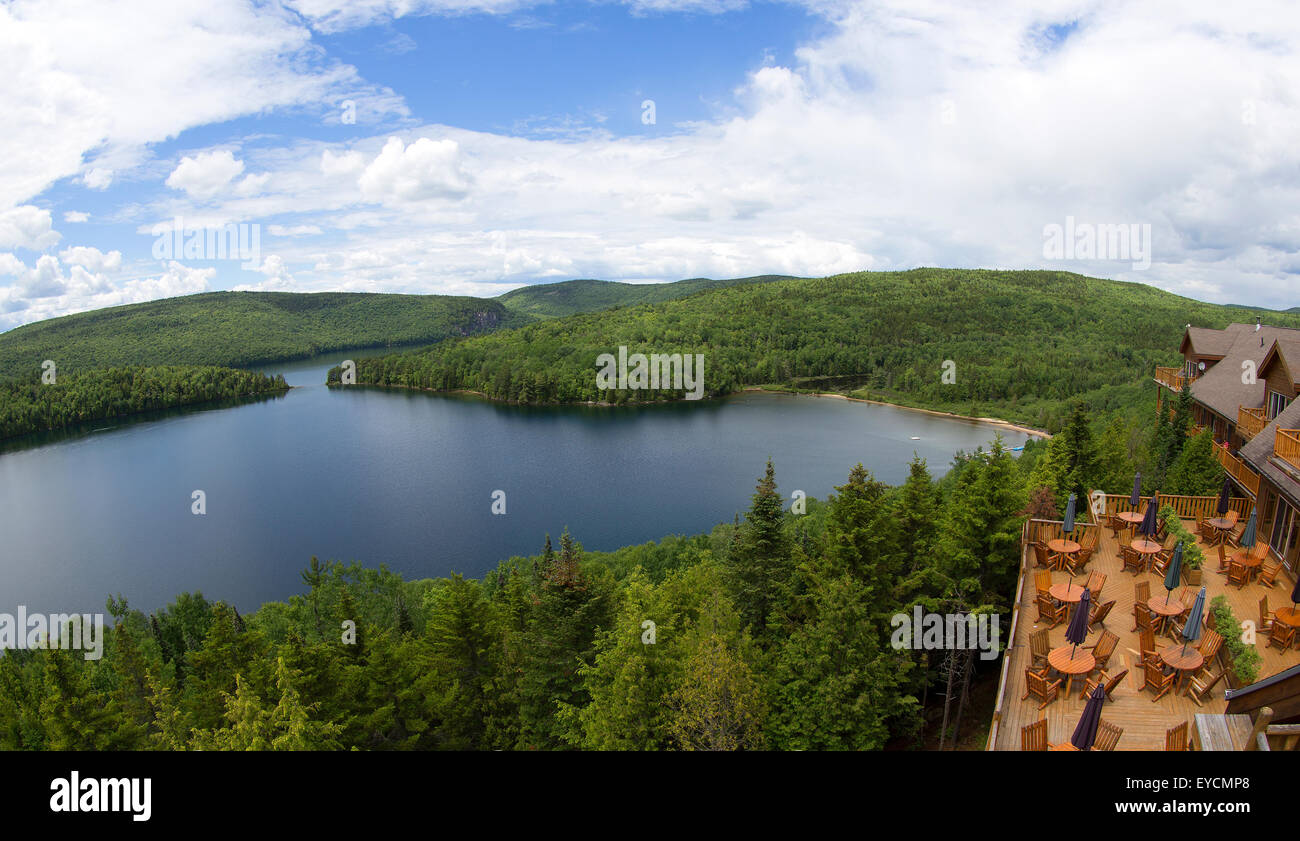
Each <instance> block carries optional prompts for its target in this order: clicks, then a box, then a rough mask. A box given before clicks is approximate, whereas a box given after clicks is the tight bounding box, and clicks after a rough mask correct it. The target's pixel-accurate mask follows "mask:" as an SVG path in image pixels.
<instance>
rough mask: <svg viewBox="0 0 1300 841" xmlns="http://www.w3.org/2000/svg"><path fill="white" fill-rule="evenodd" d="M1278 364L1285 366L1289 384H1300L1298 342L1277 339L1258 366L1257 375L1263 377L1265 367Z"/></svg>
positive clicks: (1299, 345) (1299, 350) (1299, 343)
mask: <svg viewBox="0 0 1300 841" xmlns="http://www.w3.org/2000/svg"><path fill="white" fill-rule="evenodd" d="M1278 362H1281V363H1282V364H1283V365H1285V366H1286V369H1287V372H1288V373H1289V374H1290V375H1291V382H1293V383H1300V340H1287V339H1278V340H1277V343H1276V344H1274V345H1273V347H1272V348H1270V349H1269V352H1268V354H1267V356H1266V357H1265V359H1264V362H1263V363H1261V364H1260V366H1259V375H1260V376H1261V377H1262V376H1264V374H1265V371H1266V366H1267V367H1269V368H1271V367H1272V366H1274V365H1276V364H1277V363H1278Z"/></svg>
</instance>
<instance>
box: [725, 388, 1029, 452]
mask: <svg viewBox="0 0 1300 841" xmlns="http://www.w3.org/2000/svg"><path fill="white" fill-rule="evenodd" d="M740 391H741V392H746V391H762V392H766V393H768V394H793V395H797V396H801V397H831V398H834V399H836V400H848V401H849V402H851V403H870V404H872V405H875V406H892V407H893V408H895V409H903V410H905V411H908V412H921V413H923V414H927V415H934V416H935V417H940V418H952V419H954V420H966V421H974V422H975V423H982V424H986V425H988V426H996V427H999V428H1001V429H1009V430H1012V431H1013V432H1022V433H1024V434H1025V435H1028V436H1030V437H1032V438H1041V439H1043V440H1045V441H1050V440H1051V438H1052V436H1051V434H1050V433H1048V432H1045V431H1043V430H1041V429H1034V428H1032V427H1028V426H1021V425H1020V424H1018V423H1012V422H1011V421H1009V420H1003V419H1002V418H977V417H973V416H971V415H959V414H957V413H956V412H941V411H939V410H938V409H922V408H921V407H920V406H905V405H903V404H902V403H887V402H885V401H884V400H868V399H866V398H865V397H849V396H848V395H847V394H840V393H838V392H834V391H815V392H806V391H784V390H776V391H774V390H772V389H767V388H760V387H759V386H745V387H744V388H742V389H741V390H740Z"/></svg>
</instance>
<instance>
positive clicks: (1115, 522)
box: [1106, 512, 1128, 540]
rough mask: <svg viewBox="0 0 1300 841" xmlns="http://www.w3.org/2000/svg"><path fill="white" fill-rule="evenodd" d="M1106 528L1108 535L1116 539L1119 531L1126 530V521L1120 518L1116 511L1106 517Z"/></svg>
mask: <svg viewBox="0 0 1300 841" xmlns="http://www.w3.org/2000/svg"><path fill="white" fill-rule="evenodd" d="M1106 528H1108V529H1110V536H1111V537H1113V538H1115V539H1116V540H1118V539H1119V536H1120V533H1121V532H1124V531H1127V530H1128V523H1126V522H1124V521H1123V520H1121V519H1120V518H1119V513H1118V512H1116V513H1114V514H1111V515H1110V516H1109V517H1107V518H1106Z"/></svg>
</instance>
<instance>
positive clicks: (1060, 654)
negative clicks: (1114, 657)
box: [1047, 644, 1097, 698]
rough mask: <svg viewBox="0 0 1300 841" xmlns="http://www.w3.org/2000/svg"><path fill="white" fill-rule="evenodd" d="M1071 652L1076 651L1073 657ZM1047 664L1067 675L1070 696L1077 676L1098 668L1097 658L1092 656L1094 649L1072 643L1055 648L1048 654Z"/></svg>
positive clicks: (1067, 692) (1066, 690) (1066, 683)
mask: <svg viewBox="0 0 1300 841" xmlns="http://www.w3.org/2000/svg"><path fill="white" fill-rule="evenodd" d="M1071 652H1073V653H1074V656H1073V657H1071V656H1070V653H1071ZM1047 664H1048V665H1049V666H1051V667H1052V668H1053V669H1056V670H1057V671H1058V672H1060V673H1061V674H1063V675H1065V695H1066V697H1067V698H1068V697H1069V695H1070V691H1071V688H1072V687H1073V686H1074V678H1075V676H1076V675H1086V674H1087V673H1088V672H1090V671H1092V670H1093V669H1095V668H1097V658H1096V657H1093V656H1092V651H1090V650H1088V649H1086V648H1075V646H1074V645H1073V644H1071V645H1063V646H1061V647H1060V648H1053V649H1052V651H1051V653H1050V654H1048V655H1047Z"/></svg>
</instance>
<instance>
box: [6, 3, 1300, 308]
mask: <svg viewBox="0 0 1300 841" xmlns="http://www.w3.org/2000/svg"><path fill="white" fill-rule="evenodd" d="M1265 5H1266V6H1267V5H1268V4H1265ZM1278 8H1279V10H1281V9H1282V6H1280V5H1279V7H1278ZM1268 11H1269V10H1268V9H1266V8H1262V9H1261V10H1260V11H1259V13H1258V15H1257V16H1252V15H1247V14H1229V13H1227V12H1225V11H1222V10H1220V9H1218V8H1217V7H1216V6H1215V5H1214V4H1212V3H1179V4H1175V5H1171V6H1169V7H1168V8H1162V7H1161V5H1160V4H1151V5H1146V6H1143V7H1141V8H1134V7H1133V6H1132V4H1124V3H1118V2H1080V0H1049V2H1044V3H1041V4H1034V8H1032V9H1029V8H1025V7H1024V6H1023V5H1021V4H1005V5H1004V4H996V3H995V4H988V5H987V6H983V7H981V8H979V9H974V8H972V7H970V6H969V5H967V4H957V3H941V2H931V0H914V1H913V2H903V0H886V1H885V2H873V3H859V2H853V0H806V2H786V3H770V2H762V3H749V2H745V0H626V1H625V2H617V0H609V2H600V3H590V2H556V3H532V2H529V0H400V2H399V0H354V2H349V3H342V2H341V0H285V3H284V4H283V5H279V4H276V3H270V2H256V3H249V2H238V1H237V0H216V1H215V2H212V3H208V4H193V5H192V6H191V5H190V4H174V3H165V2H161V0H157V1H156V2H155V0H127V2H124V3H123V4H121V5H120V6H119V7H117V8H115V9H113V10H111V11H110V10H108V9H106V8H104V7H103V6H102V4H97V3H91V2H85V1H84V0H43V2H39V3H37V2H28V0H15V1H14V2H12V3H9V4H6V5H3V6H0V31H5V32H6V33H8V34H7V35H6V37H7V38H9V39H10V40H9V42H8V44H7V46H8V47H9V49H6V50H4V51H3V53H2V54H0V71H4V72H6V76H7V77H8V78H12V79H21V80H23V84H16V85H11V86H8V87H7V88H6V89H5V90H4V91H2V92H0V107H3V108H4V111H5V113H6V114H9V115H11V127H12V128H11V129H10V130H8V131H7V132H6V133H5V135H4V136H3V137H0V155H2V156H3V157H0V160H4V161H5V163H4V164H3V165H0V329H5V328H8V327H12V326H15V325H17V324H22V323H26V322H29V321H33V320H38V319H41V318H47V317H51V316H55V315H60V314H65V313H68V312H75V311H79V310H85V309H91V308H95V307H100V306H109V305H113V304H119V303H129V302H133V301H139V300H149V299H151V298H157V297H165V296H169V295H176V294H190V293H194V292H200V291H207V290H214V289H232V288H234V289H286V290H301V291H316V290H323V289H345V290H358V291H401V292H428V293H446V294H473V295H495V294H500V293H501V292H503V291H507V290H508V289H511V288H515V287H517V286H520V285H523V284H527V283H535V282H545V281H553V280H561V279H566V278H570V277H603V278H608V279H614V280H626V281H631V282H642V281H661V280H675V279H680V278H683V277H692V276H713V277H720V276H738V275H748V274H756V273H762V272H782V273H790V274H800V275H818V274H831V273H836V272H843V271H854V270H861V269H898V268H910V267H913V266H918V265H939V266H963V267H965V266H975V267H991V268H1052V269H1060V270H1065V271H1077V272H1082V273H1085V274H1093V275H1098V276H1103V277H1114V278H1118V279H1124V280H1133V281H1138V282H1144V283H1151V284H1153V285H1156V286H1159V287H1161V288H1165V289H1169V290H1171V291H1174V292H1178V293H1180V294H1185V295H1188V296H1191V297H1196V298H1200V299H1204V300H1212V301H1222V302H1237V303H1250V304H1256V305H1263V306H1272V307H1278V308H1285V307H1290V306H1296V305H1300V294H1297V287H1298V286H1300V284H1297V283H1296V282H1295V279H1296V273H1297V271H1298V270H1300V260H1297V250H1298V249H1300V217H1298V215H1297V213H1298V211H1297V208H1298V207H1300V202H1297V198H1300V196H1297V189H1298V188H1300V175H1297V173H1300V167H1297V164H1298V163H1300V159H1298V158H1300V155H1298V153H1297V149H1296V146H1295V144H1294V142H1293V141H1294V137H1295V136H1296V130H1297V128H1300V105H1298V104H1297V103H1300V96H1297V95H1296V94H1297V93H1300V91H1297V87H1298V86H1300V85H1298V84H1297V82H1298V80H1300V74H1298V72H1297V69H1296V68H1297V66H1300V63H1297V62H1295V61H1294V60H1292V58H1291V55H1292V53H1293V52H1294V51H1295V48H1296V46H1297V44H1298V43H1300V32H1298V31H1297V29H1298V28H1300V27H1297V25H1296V24H1294V23H1291V22H1289V20H1290V18H1291V17H1293V16H1287V15H1279V16H1270V15H1269V14H1268ZM646 100H652V101H653V103H654V106H653V107H654V116H655V121H654V122H653V123H652V124H651V123H647V122H646V121H645V119H643V116H644V114H645V113H646V111H645V109H644V108H643V103H644V102H645V101H646ZM349 103H350V104H351V105H349ZM351 115H355V120H353V119H349V118H348V117H350V116H351ZM178 218H179V219H181V220H182V225H183V226H184V228H185V229H186V230H187V231H189V232H190V233H193V232H195V231H198V232H200V234H201V232H203V231H205V230H206V231H211V232H214V233H215V232H217V231H223V230H237V229H239V226H244V229H251V228H254V227H255V229H256V230H257V232H258V234H259V236H258V240H257V245H258V247H257V248H256V249H255V251H256V253H255V254H248V255H239V256H238V259H232V258H231V255H220V254H211V253H208V252H207V251H200V252H193V253H191V254H190V255H185V254H179V255H163V256H161V257H160V256H159V254H160V252H159V251H158V249H157V248H156V245H157V243H158V242H159V237H160V236H163V235H165V230H166V228H167V227H169V226H171V225H172V224H173V223H174V222H173V220H176V219H178ZM1066 226H1068V227H1069V228H1070V229H1071V230H1075V229H1078V230H1081V231H1082V230H1085V229H1088V230H1101V231H1106V230H1112V231H1113V230H1116V229H1118V228H1120V227H1121V226H1122V229H1123V231H1125V232H1126V234H1127V232H1129V231H1131V232H1132V235H1133V238H1132V242H1131V243H1129V242H1125V243H1123V246H1124V247H1123V248H1117V247H1116V246H1117V244H1116V243H1115V242H1113V241H1112V242H1111V243H1110V246H1111V247H1110V249H1109V250H1107V249H1105V248H1102V249H1099V250H1097V249H1094V250H1093V251H1089V250H1087V249H1085V248H1082V247H1081V248H1079V249H1073V248H1072V249H1069V250H1068V254H1069V257H1068V259H1067V258H1065V257H1062V256H1061V255H1062V253H1063V252H1060V251H1059V250H1058V251H1053V250H1052V249H1051V248H1049V247H1048V246H1047V244H1046V243H1047V241H1048V239H1049V233H1048V232H1049V231H1051V230H1053V229H1062V228H1064V227H1066ZM1101 241H1102V242H1105V236H1104V235H1103V236H1102V238H1101ZM1130 246H1131V247H1130Z"/></svg>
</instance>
